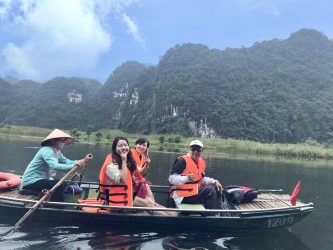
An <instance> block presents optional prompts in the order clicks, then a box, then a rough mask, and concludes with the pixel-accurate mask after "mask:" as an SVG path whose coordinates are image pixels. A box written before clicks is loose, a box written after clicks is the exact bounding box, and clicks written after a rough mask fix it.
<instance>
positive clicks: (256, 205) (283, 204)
mask: <svg viewBox="0 0 333 250" xmlns="http://www.w3.org/2000/svg"><path fill="white" fill-rule="evenodd" d="M1 196H2V197H8V198H14V199H17V200H20V199H24V200H38V199H39V198H40V196H39V195H27V194H20V193H19V192H18V189H11V190H0V198H1ZM289 198H290V195H288V194H281V193H276V192H272V193H270V192H269V193H261V194H259V195H258V197H257V198H256V199H254V200H253V201H252V202H249V203H243V204H239V205H235V204H231V203H229V202H227V201H226V200H225V201H224V202H223V203H222V209H224V210H228V209H230V210H258V209H259V210H260V209H274V208H288V207H292V205H291V204H290V202H289ZM303 204H304V203H302V202H300V201H297V205H303ZM26 206H31V204H29V203H27V204H26Z"/></svg>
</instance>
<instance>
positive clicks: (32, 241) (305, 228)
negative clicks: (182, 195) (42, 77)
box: [0, 137, 333, 250]
mask: <svg viewBox="0 0 333 250" xmlns="http://www.w3.org/2000/svg"><path fill="white" fill-rule="evenodd" d="M38 147H39V142H38V141H36V140H28V139H19V140H13V139H11V140H9V139H8V138H1V137H0V152H1V157H0V171H1V172H12V173H15V174H18V175H22V174H23V171H24V169H25V167H26V166H27V164H28V163H29V162H30V160H31V159H32V157H33V156H34V154H35V153H36V152H37V151H38ZM110 147H111V146H95V145H81V144H74V145H69V146H67V147H65V149H64V151H63V153H64V155H66V156H67V157H68V158H70V159H81V158H83V157H84V155H85V154H86V153H88V152H89V153H90V152H91V153H93V155H94V159H93V161H92V162H91V163H90V164H89V167H88V168H87V171H86V173H85V180H86V181H97V178H98V173H99V169H100V167H101V165H102V163H103V161H104V157H105V156H106V154H107V153H108V152H109V150H110ZM178 155H179V154H178ZM178 155H177V154H171V153H161V152H151V153H150V157H151V159H152V165H151V168H150V169H149V173H148V177H149V179H150V180H151V181H152V182H153V184H156V185H167V177H168V173H169V169H170V167H171V166H172V163H173V161H174V159H175V158H176V157H177V156H178ZM206 163H207V170H206V175H207V176H210V177H214V178H216V179H219V180H220V181H221V183H222V184H223V185H231V184H237V185H246V186H252V187H257V188H265V189H280V188H282V189H283V190H284V191H286V192H287V193H291V192H292V190H293V188H294V186H295V184H296V183H297V181H298V180H301V182H302V187H301V191H300V194H299V198H300V199H301V200H302V201H304V202H313V203H314V206H315V211H314V212H313V213H312V214H310V215H309V216H308V217H306V218H305V219H304V220H302V221H301V222H299V223H297V224H296V225H294V226H292V227H290V228H286V229H282V230H281V229H280V230H268V231H256V232H247V233H236V232H226V233H211V232H204V231H203V232H200V231H195V232H187V231H179V230H177V229H175V228H170V229H169V230H165V231H160V230H159V231H153V230H150V229H149V228H142V229H140V230H138V229H131V228H128V227H126V226H125V225H124V226H123V227H118V228H105V227H103V228H101V227H91V226H89V227H84V226H76V225H73V226H62V225H57V226H54V225H52V226H51V225H40V224H39V225H37V226H36V225H34V226H31V224H29V223H27V225H25V226H23V227H22V228H21V229H20V231H19V232H15V233H13V234H11V235H9V236H8V237H6V238H5V239H4V240H2V241H0V249H151V250H155V249H293V250H294V249H323V250H325V249H333V237H332V235H333V214H332V211H333V198H332V190H333V181H332V180H333V163H330V162H328V163H324V164H323V163H319V162H315V161H314V162H298V163H286V162H283V161H265V160H260V159H253V158H251V160H239V159H238V160H237V159H232V158H225V159H215V158H206ZM30 220H33V217H32V218H30ZM9 226H11V225H8V224H6V223H4V221H1V215H0V232H1V231H4V232H5V231H6V230H7V229H8V228H9Z"/></svg>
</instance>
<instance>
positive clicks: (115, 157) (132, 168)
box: [111, 136, 136, 173]
mask: <svg viewBox="0 0 333 250" xmlns="http://www.w3.org/2000/svg"><path fill="white" fill-rule="evenodd" d="M120 140H124V141H126V142H127V144H128V147H129V143H128V140H127V138H126V137H122V136H117V137H116V138H114V140H113V142H112V147H111V149H112V159H113V160H114V161H115V162H116V163H117V164H118V166H119V169H121V167H122V164H121V163H122V160H121V156H120V155H119V154H118V153H117V149H116V148H117V143H118V142H119V141H120ZM127 164H128V169H129V170H130V172H131V173H133V172H134V171H135V169H136V163H135V161H134V159H133V156H132V152H131V150H130V151H129V152H128V154H127Z"/></svg>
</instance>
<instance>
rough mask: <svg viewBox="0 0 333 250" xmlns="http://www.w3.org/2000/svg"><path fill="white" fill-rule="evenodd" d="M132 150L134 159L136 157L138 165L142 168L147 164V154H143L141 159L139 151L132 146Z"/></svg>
mask: <svg viewBox="0 0 333 250" xmlns="http://www.w3.org/2000/svg"><path fill="white" fill-rule="evenodd" d="M131 152H132V156H133V159H134V161H135V163H136V165H137V166H138V167H139V168H142V167H143V166H144V165H145V163H146V156H145V155H141V159H140V156H139V154H138V152H137V151H136V149H135V148H132V149H131Z"/></svg>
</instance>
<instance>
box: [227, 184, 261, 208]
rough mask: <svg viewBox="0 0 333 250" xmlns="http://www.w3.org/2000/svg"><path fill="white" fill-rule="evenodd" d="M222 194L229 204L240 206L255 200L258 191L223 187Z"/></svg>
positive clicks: (247, 188) (238, 187)
mask: <svg viewBox="0 0 333 250" xmlns="http://www.w3.org/2000/svg"><path fill="white" fill-rule="evenodd" d="M223 194H224V196H225V197H226V198H227V200H228V201H229V202H231V203H234V204H240V203H246V202H250V201H252V200H253V199H255V198H257V197H258V194H259V191H258V190H257V189H255V188H250V187H245V186H237V185H229V186H225V187H224V190H223Z"/></svg>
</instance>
